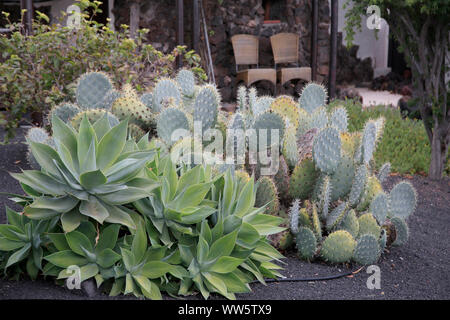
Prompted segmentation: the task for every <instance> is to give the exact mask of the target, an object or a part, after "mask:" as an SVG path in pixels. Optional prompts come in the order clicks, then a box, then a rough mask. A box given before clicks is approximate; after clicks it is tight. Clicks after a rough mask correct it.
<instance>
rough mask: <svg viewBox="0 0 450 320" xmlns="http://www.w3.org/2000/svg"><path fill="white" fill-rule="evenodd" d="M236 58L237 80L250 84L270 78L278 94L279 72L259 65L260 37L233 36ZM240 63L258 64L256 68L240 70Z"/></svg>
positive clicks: (232, 41)
mask: <svg viewBox="0 0 450 320" xmlns="http://www.w3.org/2000/svg"><path fill="white" fill-rule="evenodd" d="M231 43H232V44H233V52H234V58H235V61H236V73H237V76H236V80H237V82H239V81H243V82H244V83H245V85H246V86H250V85H252V84H253V83H255V82H256V81H260V80H268V81H270V82H272V83H273V86H274V94H276V85H277V73H276V70H275V69H273V68H259V67H258V53H259V40H258V37H256V36H252V35H248V34H237V35H234V36H232V37H231ZM239 65H247V66H250V65H256V69H245V70H241V71H239V68H238V66H239Z"/></svg>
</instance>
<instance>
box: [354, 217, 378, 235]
mask: <svg viewBox="0 0 450 320" xmlns="http://www.w3.org/2000/svg"><path fill="white" fill-rule="evenodd" d="M358 223H359V236H360V237H361V236H362V235H364V234H371V235H373V236H374V237H375V238H377V239H378V238H379V237H380V233H381V228H380V226H379V225H378V223H377V220H375V218H374V217H373V215H372V214H371V213H365V214H363V215H362V216H360V217H359V218H358Z"/></svg>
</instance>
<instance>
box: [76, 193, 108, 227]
mask: <svg viewBox="0 0 450 320" xmlns="http://www.w3.org/2000/svg"><path fill="white" fill-rule="evenodd" d="M80 213H81V214H84V215H85V216H88V217H91V218H92V219H94V220H96V221H98V222H100V223H103V221H105V219H106V218H108V216H109V215H110V214H109V213H108V210H107V209H106V208H105V206H104V205H103V204H101V203H100V201H99V200H97V198H96V197H94V196H89V200H88V201H81V204H80Z"/></svg>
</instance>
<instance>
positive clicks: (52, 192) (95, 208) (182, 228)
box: [0, 116, 284, 299]
mask: <svg viewBox="0 0 450 320" xmlns="http://www.w3.org/2000/svg"><path fill="white" fill-rule="evenodd" d="M52 125H53V136H52V139H53V141H54V145H55V147H52V146H50V145H47V144H42V143H38V142H30V144H31V152H32V155H33V157H34V158H35V159H36V161H37V163H38V164H39V165H40V166H41V170H26V171H23V173H20V174H13V176H14V177H15V178H16V179H18V180H19V181H20V182H21V185H22V187H23V190H24V191H25V192H26V193H27V195H26V196H20V195H14V198H13V200H15V201H16V202H17V203H19V204H22V205H23V206H24V207H25V208H24V210H23V211H24V212H23V213H17V212H14V211H12V210H9V209H7V217H8V222H9V224H7V225H0V258H1V260H0V268H1V269H4V271H5V273H6V274H7V275H10V276H16V277H17V275H18V274H20V273H21V272H23V270H25V271H26V272H27V273H28V274H29V275H30V276H31V277H33V278H36V277H37V275H38V274H42V275H46V276H53V277H56V278H57V279H66V278H68V277H70V276H71V275H73V271H74V270H76V269H78V270H79V277H80V278H79V279H80V280H81V281H85V280H87V279H90V278H94V279H95V281H96V283H97V286H99V287H100V286H102V288H103V289H105V291H107V292H108V293H109V294H110V295H118V294H120V293H123V294H129V293H131V294H134V295H135V296H137V297H147V298H151V299H160V298H161V291H165V292H168V293H169V294H171V295H188V294H192V293H193V292H194V291H199V292H201V294H202V296H203V297H204V298H205V299H207V298H208V297H209V295H210V293H211V292H215V293H219V294H221V295H223V296H225V297H227V298H229V299H234V298H235V293H244V292H249V291H250V287H249V282H251V281H252V280H254V279H258V280H259V281H260V282H262V283H264V277H271V278H275V277H277V276H281V275H280V274H279V273H278V271H277V270H278V269H280V267H279V266H278V265H276V264H274V263H272V260H279V259H281V258H282V255H281V254H280V253H279V252H278V251H277V250H276V249H275V248H273V247H272V246H271V245H270V244H269V243H268V240H267V239H266V236H268V235H271V234H275V233H278V232H280V231H283V230H284V228H281V227H278V225H279V224H280V223H281V219H280V218H277V217H274V216H270V215H266V214H264V213H263V212H264V211H265V207H261V208H258V207H255V198H256V187H255V184H254V181H253V179H248V180H242V179H239V178H237V177H235V176H234V175H233V174H232V173H231V171H230V170H228V171H227V172H225V173H221V174H218V173H214V172H213V170H212V168H211V167H210V166H203V165H199V166H195V167H193V168H189V167H187V166H185V165H180V166H177V165H175V164H174V163H172V161H171V159H170V157H169V156H165V157H163V158H160V157H159V152H156V151H157V150H156V149H155V148H154V147H153V146H152V143H151V142H149V141H148V135H145V136H144V137H143V138H142V139H141V140H139V141H138V142H137V143H136V142H135V141H134V140H132V139H127V138H126V128H127V120H124V121H122V122H120V123H119V124H117V125H115V126H111V124H110V122H109V121H108V119H107V117H106V116H104V117H102V118H100V119H99V120H97V121H96V122H95V123H93V124H91V123H90V122H89V120H88V119H87V117H86V116H85V117H84V118H83V120H82V122H81V125H80V128H79V130H78V131H77V130H76V129H73V128H72V127H71V126H69V125H66V124H65V123H64V122H63V121H62V120H60V119H59V118H58V117H57V116H53V118H52ZM24 267H25V269H24Z"/></svg>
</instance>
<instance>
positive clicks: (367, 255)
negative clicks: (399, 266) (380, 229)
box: [352, 234, 381, 265]
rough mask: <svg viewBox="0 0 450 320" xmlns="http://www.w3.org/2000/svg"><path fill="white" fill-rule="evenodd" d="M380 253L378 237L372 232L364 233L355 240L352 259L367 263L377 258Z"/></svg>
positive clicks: (373, 261)
mask: <svg viewBox="0 0 450 320" xmlns="http://www.w3.org/2000/svg"><path fill="white" fill-rule="evenodd" d="M380 253H381V251H380V245H379V244H378V238H376V237H375V236H374V235H372V234H364V235H363V236H361V237H360V238H359V239H358V240H357V243H356V247H355V250H354V252H353V257H352V259H353V260H354V261H355V262H356V263H358V264H361V265H369V264H373V263H375V262H376V261H377V260H378V258H379V256H380Z"/></svg>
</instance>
